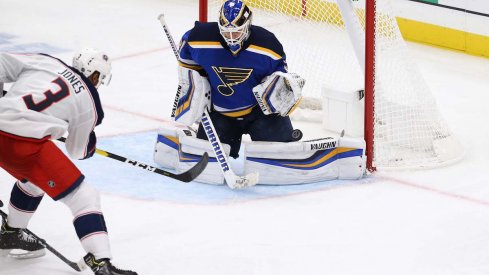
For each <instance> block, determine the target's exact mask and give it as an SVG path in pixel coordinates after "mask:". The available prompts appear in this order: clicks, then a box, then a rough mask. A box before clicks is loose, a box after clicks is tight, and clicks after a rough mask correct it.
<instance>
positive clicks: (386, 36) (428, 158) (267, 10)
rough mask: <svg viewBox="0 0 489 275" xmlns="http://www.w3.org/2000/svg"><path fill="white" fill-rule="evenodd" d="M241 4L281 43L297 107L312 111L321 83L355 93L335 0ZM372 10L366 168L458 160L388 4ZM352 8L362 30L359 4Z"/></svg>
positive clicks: (354, 72) (212, 9)
mask: <svg viewBox="0 0 489 275" xmlns="http://www.w3.org/2000/svg"><path fill="white" fill-rule="evenodd" d="M341 1H350V0H341ZM223 2H224V1H222V0H209V6H208V9H209V21H216V20H217V17H218V10H219V8H220V6H221V4H222V3H223ZM244 2H245V3H246V4H247V5H248V6H249V7H250V8H251V10H252V11H253V13H254V16H253V24H254V25H259V26H262V27H265V28H267V29H268V30H270V31H271V32H273V33H274V34H275V35H276V36H277V38H278V39H279V40H280V41H281V43H282V44H283V46H284V50H285V53H286V55H287V63H288V66H289V71H290V72H295V73H298V74H300V75H301V76H303V77H304V78H305V79H306V86H305V87H304V91H303V93H304V100H303V101H302V103H301V106H300V107H301V108H305V109H311V110H314V109H318V108H320V107H321V102H322V100H321V88H322V87H323V86H328V87H333V88H334V89H335V90H344V91H354V90H358V89H363V86H364V73H363V65H360V64H362V62H363V61H359V60H358V59H357V57H356V55H355V50H354V47H353V46H352V45H353V44H352V42H351V41H352V40H351V39H350V38H349V36H348V32H347V30H346V28H345V26H344V23H343V20H342V15H341V12H340V9H339V8H338V5H337V4H336V0H244ZM376 5H377V16H376V54H375V56H376V57H375V58H376V63H375V68H376V73H375V114H374V118H375V125H374V165H375V166H376V167H378V168H381V167H386V168H388V167H392V168H395V167H400V168H419V167H432V166H439V165H443V164H446V163H450V162H453V161H455V160H457V159H459V158H460V157H461V155H462V154H463V150H462V148H461V146H460V144H459V143H458V141H457V140H456V139H455V138H454V137H453V135H452V133H451V132H450V129H449V128H448V126H447V125H446V123H445V122H444V120H443V119H442V118H441V116H440V114H439V113H438V111H437V107H436V102H435V100H434V98H433V96H432V94H431V92H430V90H429V88H428V87H427V85H426V82H425V80H424V79H423V77H422V75H421V74H420V72H419V70H418V68H417V66H416V64H414V63H413V62H412V59H411V58H410V57H409V52H408V49H407V47H406V45H405V42H404V40H403V39H402V36H401V33H400V31H399V28H398V26H397V22H396V19H395V17H394V13H393V8H392V6H391V1H390V0H377V1H376ZM353 6H354V14H355V17H357V18H358V20H359V22H360V24H362V25H364V22H365V0H360V1H354V2H353ZM362 28H363V26H362ZM359 39H361V38H359ZM358 41H360V40H358ZM358 41H357V42H354V43H358ZM362 43H363V42H362ZM361 47H364V46H363V45H362V46H361Z"/></svg>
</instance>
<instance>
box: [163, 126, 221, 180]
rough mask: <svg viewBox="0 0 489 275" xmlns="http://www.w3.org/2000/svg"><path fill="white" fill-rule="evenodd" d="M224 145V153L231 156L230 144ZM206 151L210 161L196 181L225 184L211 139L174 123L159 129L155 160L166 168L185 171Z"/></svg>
mask: <svg viewBox="0 0 489 275" xmlns="http://www.w3.org/2000/svg"><path fill="white" fill-rule="evenodd" d="M223 147H224V151H225V152H224V153H225V154H227V155H228V156H229V152H230V146H229V145H228V144H223ZM204 152H207V153H208V154H209V163H208V164H207V167H206V168H205V170H204V171H203V172H202V173H201V174H200V175H199V176H198V177H197V178H196V179H195V181H197V182H203V183H208V184H224V176H223V174H222V172H221V168H220V166H219V163H218V162H217V161H216V157H215V153H214V150H213V149H212V147H211V144H210V143H209V141H207V140H202V139H198V138H196V136H195V133H193V132H192V131H189V130H185V129H179V128H177V127H175V126H172V125H165V126H164V127H162V128H160V129H159V130H158V138H157V141H156V145H155V153H154V160H155V162H156V163H157V164H158V165H161V166H162V167H164V168H170V169H175V170H176V171H177V172H178V173H180V172H184V171H186V170H188V169H190V168H191V167H192V166H194V165H195V164H196V163H197V162H198V161H199V160H200V157H201V156H202V155H203V154H204Z"/></svg>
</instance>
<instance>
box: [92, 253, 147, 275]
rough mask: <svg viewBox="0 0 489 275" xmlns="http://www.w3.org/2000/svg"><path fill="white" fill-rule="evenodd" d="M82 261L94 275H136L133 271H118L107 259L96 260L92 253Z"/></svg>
mask: <svg viewBox="0 0 489 275" xmlns="http://www.w3.org/2000/svg"><path fill="white" fill-rule="evenodd" d="M83 259H84V260H85V263H86V264H87V266H88V267H90V269H92V271H93V273H95V275H138V274H137V273H136V272H134V271H130V270H121V269H118V268H117V267H115V266H113V265H112V263H111V262H110V260H109V259H99V260H97V259H95V257H94V256H93V254H92V253H88V254H87V255H86V256H85V257H83Z"/></svg>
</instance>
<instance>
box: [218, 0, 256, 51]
mask: <svg viewBox="0 0 489 275" xmlns="http://www.w3.org/2000/svg"><path fill="white" fill-rule="evenodd" d="M251 15H252V14H251V10H250V9H249V8H248V6H246V4H245V3H244V2H243V1H241V0H227V1H226V2H224V4H223V5H222V7H221V10H220V11H219V22H218V24H219V31H220V32H221V35H222V37H223V38H224V40H225V41H226V43H227V44H228V46H229V48H230V49H231V51H233V52H237V51H239V49H241V46H242V45H243V42H244V41H246V39H248V37H249V36H250V27H251V17H252V16H251Z"/></svg>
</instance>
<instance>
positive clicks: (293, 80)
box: [253, 72, 306, 116]
mask: <svg viewBox="0 0 489 275" xmlns="http://www.w3.org/2000/svg"><path fill="white" fill-rule="evenodd" d="M305 82H306V81H305V80H304V78H302V77H300V76H299V75H298V74H295V73H284V72H274V73H273V74H271V75H270V76H268V77H266V78H265V79H264V81H263V82H262V83H261V84H259V85H257V86H255V87H254V88H253V95H254V96H255V98H256V101H257V102H258V105H259V106H260V108H261V110H262V111H263V113H264V114H265V115H270V114H275V113H277V114H280V115H281V116H288V115H289V114H291V113H292V111H293V110H294V109H295V107H296V106H297V105H299V102H300V101H301V99H302V88H303V87H304V84H305Z"/></svg>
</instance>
